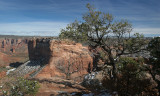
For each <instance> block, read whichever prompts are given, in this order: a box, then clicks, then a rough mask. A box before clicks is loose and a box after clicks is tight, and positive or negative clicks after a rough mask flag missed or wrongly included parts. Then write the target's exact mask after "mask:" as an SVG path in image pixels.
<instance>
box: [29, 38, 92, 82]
mask: <svg viewBox="0 0 160 96" xmlns="http://www.w3.org/2000/svg"><path fill="white" fill-rule="evenodd" d="M28 49H29V58H30V60H37V59H44V60H45V61H46V64H47V65H46V67H45V68H44V69H43V70H42V71H41V72H40V73H39V74H38V75H37V76H36V78H51V77H55V76H56V77H63V78H67V79H74V80H80V79H83V76H84V75H85V74H87V73H89V72H91V71H92V68H93V59H92V57H91V55H90V52H89V51H88V48H87V47H84V46H82V45H81V44H78V43H73V42H64V41H56V40H47V39H41V40H39V39H37V40H31V41H29V43H28Z"/></svg>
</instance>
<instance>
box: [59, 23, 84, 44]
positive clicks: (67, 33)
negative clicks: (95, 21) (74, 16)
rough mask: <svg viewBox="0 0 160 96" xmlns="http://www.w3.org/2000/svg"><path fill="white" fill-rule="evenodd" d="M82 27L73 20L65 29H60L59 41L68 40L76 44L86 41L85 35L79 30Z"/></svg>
mask: <svg viewBox="0 0 160 96" xmlns="http://www.w3.org/2000/svg"><path fill="white" fill-rule="evenodd" d="M81 27H82V26H81V25H79V22H78V21H77V20H75V22H73V23H71V24H68V26H67V27H66V29H62V30H61V33H60V35H59V38H60V39H70V40H74V41H76V42H83V41H85V40H86V35H85V33H84V31H82V30H80V29H82V28H81ZM83 27H84V26H83Z"/></svg>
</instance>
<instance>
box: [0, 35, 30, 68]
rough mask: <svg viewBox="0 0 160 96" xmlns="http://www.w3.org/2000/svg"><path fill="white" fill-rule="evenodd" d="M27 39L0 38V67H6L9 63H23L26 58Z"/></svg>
mask: <svg viewBox="0 0 160 96" xmlns="http://www.w3.org/2000/svg"><path fill="white" fill-rule="evenodd" d="M27 46H28V39H27V38H12V37H9V38H8V37H1V38H0V52H1V54H0V57H2V58H0V60H1V61H0V66H6V65H9V64H10V63H15V62H24V61H26V58H27V57H28V47H27Z"/></svg>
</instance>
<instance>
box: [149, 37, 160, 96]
mask: <svg viewBox="0 0 160 96" xmlns="http://www.w3.org/2000/svg"><path fill="white" fill-rule="evenodd" d="M148 50H149V51H150V53H151V56H152V58H150V61H151V62H150V64H151V66H152V67H151V68H148V69H149V72H150V74H151V75H152V78H153V80H154V81H156V82H157V89H158V91H159V96H160V80H158V78H156V75H157V76H160V37H156V38H154V39H152V40H151V41H150V42H149V44H148Z"/></svg>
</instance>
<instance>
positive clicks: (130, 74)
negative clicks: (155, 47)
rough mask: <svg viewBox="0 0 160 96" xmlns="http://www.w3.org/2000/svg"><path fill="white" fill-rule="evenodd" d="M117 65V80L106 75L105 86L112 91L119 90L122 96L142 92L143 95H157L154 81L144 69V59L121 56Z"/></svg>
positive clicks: (132, 95)
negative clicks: (153, 84) (148, 77)
mask: <svg viewBox="0 0 160 96" xmlns="http://www.w3.org/2000/svg"><path fill="white" fill-rule="evenodd" d="M117 66H118V67H117V68H118V72H117V74H116V75H117V82H115V81H113V80H111V79H110V78H108V77H107V76H105V77H104V78H103V81H102V83H103V86H104V87H105V88H107V89H109V90H110V91H111V92H113V91H117V92H118V94H119V95H120V96H135V95H138V96H139V95H140V96H141V95H142V93H143V95H142V96H146V95H147V96H157V92H156V91H154V90H155V89H154V88H153V86H152V82H151V81H150V79H147V78H146V75H145V72H144V71H143V66H142V60H138V59H137V60H134V59H133V58H127V57H126V58H120V60H119V62H118V63H117ZM144 94H145V95H144Z"/></svg>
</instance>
